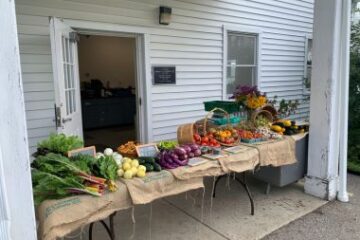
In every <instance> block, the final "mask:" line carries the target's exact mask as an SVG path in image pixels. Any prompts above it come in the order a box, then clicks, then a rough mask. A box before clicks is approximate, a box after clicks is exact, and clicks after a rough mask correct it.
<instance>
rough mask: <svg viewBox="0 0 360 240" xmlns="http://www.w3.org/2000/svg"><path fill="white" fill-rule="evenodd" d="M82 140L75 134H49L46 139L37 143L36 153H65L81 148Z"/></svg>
mask: <svg viewBox="0 0 360 240" xmlns="http://www.w3.org/2000/svg"><path fill="white" fill-rule="evenodd" d="M83 146H84V142H83V141H82V140H81V139H80V138H79V137H77V136H66V135H65V134H51V135H50V137H49V138H48V139H45V140H43V141H41V142H39V143H38V153H37V155H45V154H46V153H48V152H53V153H60V154H63V155H65V154H66V153H67V152H68V151H71V150H74V149H77V148H81V147H83Z"/></svg>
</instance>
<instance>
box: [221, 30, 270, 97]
mask: <svg viewBox="0 0 360 240" xmlns="http://www.w3.org/2000/svg"><path fill="white" fill-rule="evenodd" d="M229 32H238V33H245V34H253V35H256V36H257V54H256V63H257V68H256V85H257V86H258V87H259V89H261V86H260V83H261V49H262V32H263V31H262V29H260V28H256V27H247V26H240V25H223V73H222V88H223V89H222V99H223V100H229V99H228V98H229V95H227V94H226V65H227V64H226V61H227V47H228V46H227V37H228V33H229Z"/></svg>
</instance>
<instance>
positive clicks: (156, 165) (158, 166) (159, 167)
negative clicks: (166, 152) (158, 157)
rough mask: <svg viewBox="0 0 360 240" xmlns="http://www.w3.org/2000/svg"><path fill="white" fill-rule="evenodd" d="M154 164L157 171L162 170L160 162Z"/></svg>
mask: <svg viewBox="0 0 360 240" xmlns="http://www.w3.org/2000/svg"><path fill="white" fill-rule="evenodd" d="M152 166H153V167H154V171H155V172H160V171H161V166H160V165H159V164H157V163H154V164H153V165H152Z"/></svg>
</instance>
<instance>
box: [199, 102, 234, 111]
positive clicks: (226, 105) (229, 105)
mask: <svg viewBox="0 0 360 240" xmlns="http://www.w3.org/2000/svg"><path fill="white" fill-rule="evenodd" d="M204 105H205V111H207V112H209V111H211V110H213V109H214V108H221V109H224V110H225V111H226V112H228V113H229V114H231V113H235V112H239V108H240V105H239V103H237V102H231V101H208V102H204Z"/></svg>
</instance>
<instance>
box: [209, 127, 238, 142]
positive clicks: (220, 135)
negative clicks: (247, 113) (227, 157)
mask: <svg viewBox="0 0 360 240" xmlns="http://www.w3.org/2000/svg"><path fill="white" fill-rule="evenodd" d="M208 137H209V138H212V137H214V138H215V139H216V140H217V141H218V142H219V143H220V144H227V145H232V144H234V143H235V142H236V141H237V140H238V139H239V135H238V132H237V131H236V129H233V128H229V127H227V128H222V129H215V128H210V130H209V134H208Z"/></svg>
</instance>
